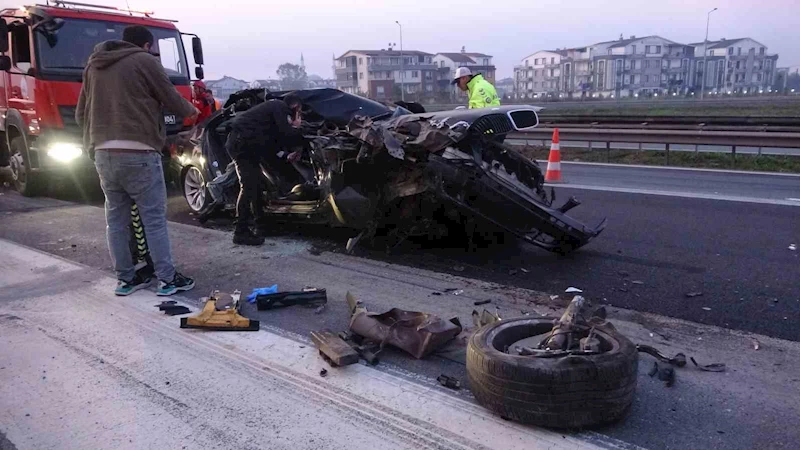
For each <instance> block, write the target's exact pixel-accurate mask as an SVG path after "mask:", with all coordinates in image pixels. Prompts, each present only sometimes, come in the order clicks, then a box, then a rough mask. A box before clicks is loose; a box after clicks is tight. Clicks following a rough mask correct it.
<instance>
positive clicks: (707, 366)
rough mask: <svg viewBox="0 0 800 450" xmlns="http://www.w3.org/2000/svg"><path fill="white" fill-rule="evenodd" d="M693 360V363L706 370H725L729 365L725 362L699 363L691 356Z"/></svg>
mask: <svg viewBox="0 0 800 450" xmlns="http://www.w3.org/2000/svg"><path fill="white" fill-rule="evenodd" d="M689 359H690V360H691V361H692V364H694V365H695V367H697V368H698V369H700V370H702V371H705V372H725V370H727V367H726V366H725V364H723V363H711V364H705V365H703V364H697V361H695V360H694V357H690V358H689Z"/></svg>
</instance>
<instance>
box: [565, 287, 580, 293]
mask: <svg viewBox="0 0 800 450" xmlns="http://www.w3.org/2000/svg"><path fill="white" fill-rule="evenodd" d="M564 293H566V294H582V293H583V291H582V290H580V289H578V288H576V287H568V288H567V290H566V291H564Z"/></svg>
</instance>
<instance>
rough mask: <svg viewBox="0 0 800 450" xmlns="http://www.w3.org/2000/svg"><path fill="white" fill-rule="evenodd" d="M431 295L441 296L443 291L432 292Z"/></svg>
mask: <svg viewBox="0 0 800 450" xmlns="http://www.w3.org/2000/svg"><path fill="white" fill-rule="evenodd" d="M431 295H439V296H441V295H442V293H441V292H431Z"/></svg>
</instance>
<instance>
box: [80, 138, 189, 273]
mask: <svg viewBox="0 0 800 450" xmlns="http://www.w3.org/2000/svg"><path fill="white" fill-rule="evenodd" d="M95 167H97V173H98V174H99V175H100V185H101V186H102V188H103V193H104V194H105V196H106V225H107V227H106V233H107V238H108V250H109V252H110V253H111V261H112V263H113V264H114V270H115V271H116V272H117V278H118V279H120V280H123V281H132V280H133V278H134V276H135V274H136V268H135V266H134V264H133V257H132V256H131V249H130V239H131V235H130V228H129V227H130V225H131V206H132V205H133V203H134V202H135V203H136V206H137V207H138V208H139V214H140V215H141V217H142V223H144V229H145V232H146V233H147V245H148V247H149V248H150V255H151V257H152V258H153V264H154V265H155V269H156V276H157V277H158V279H159V280H161V281H165V282H170V281H172V280H173V278H175V266H174V265H173V264H172V254H171V251H170V245H169V236H168V235H167V188H166V184H165V183H164V171H163V169H162V167H161V155H160V154H159V153H157V152H147V151H142V152H133V151H130V152H114V151H105V150H98V151H97V152H96V153H95Z"/></svg>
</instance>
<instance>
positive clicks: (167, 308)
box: [156, 300, 192, 316]
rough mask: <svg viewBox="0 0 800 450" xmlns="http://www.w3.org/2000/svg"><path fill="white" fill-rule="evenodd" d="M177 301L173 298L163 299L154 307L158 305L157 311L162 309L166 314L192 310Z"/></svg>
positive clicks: (173, 314)
mask: <svg viewBox="0 0 800 450" xmlns="http://www.w3.org/2000/svg"><path fill="white" fill-rule="evenodd" d="M177 303H178V302H176V301H175V300H165V301H163V302H161V303H160V304H158V305H156V307H158V310H159V311H164V314H166V315H168V316H179V315H181V314H188V313H190V312H192V310H191V309H189V308H187V307H185V306H180V305H178V304H177Z"/></svg>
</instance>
